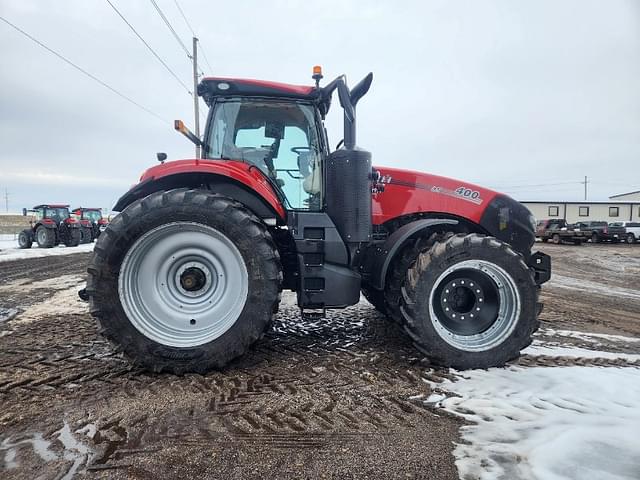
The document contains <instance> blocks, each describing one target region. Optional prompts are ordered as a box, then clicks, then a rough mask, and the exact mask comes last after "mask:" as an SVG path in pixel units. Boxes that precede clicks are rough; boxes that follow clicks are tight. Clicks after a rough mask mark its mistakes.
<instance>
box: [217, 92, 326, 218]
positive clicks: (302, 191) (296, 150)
mask: <svg viewBox="0 0 640 480" xmlns="http://www.w3.org/2000/svg"><path fill="white" fill-rule="evenodd" d="M208 128H209V131H208V132H207V139H208V142H207V145H206V147H205V149H206V152H205V156H206V158H212V159H216V158H218V159H220V158H221V159H223V160H239V161H243V162H248V163H251V164H253V165H255V166H256V167H258V168H259V169H260V170H261V171H262V172H263V173H264V174H265V175H267V176H269V177H270V178H271V179H272V180H273V181H274V183H275V184H276V185H278V186H279V187H280V189H281V191H282V192H283V193H284V195H285V197H286V198H287V200H288V202H289V204H290V206H291V207H292V208H295V209H319V208H320V204H321V194H322V168H321V161H322V158H321V154H320V152H321V148H320V143H319V138H318V130H317V123H316V116H315V110H314V107H313V106H311V105H308V104H304V103H298V102H293V101H289V102H285V101H271V100H262V99H249V98H238V99H231V100H224V101H218V102H217V103H216V104H215V106H214V112H213V114H212V117H211V119H210V121H209V127H208Z"/></svg>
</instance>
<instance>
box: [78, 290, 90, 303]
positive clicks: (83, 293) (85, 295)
mask: <svg viewBox="0 0 640 480" xmlns="http://www.w3.org/2000/svg"><path fill="white" fill-rule="evenodd" d="M78 296H79V297H80V300H82V301H83V302H88V301H89V294H88V293H87V289H86V288H83V289H82V290H80V291H79V292H78Z"/></svg>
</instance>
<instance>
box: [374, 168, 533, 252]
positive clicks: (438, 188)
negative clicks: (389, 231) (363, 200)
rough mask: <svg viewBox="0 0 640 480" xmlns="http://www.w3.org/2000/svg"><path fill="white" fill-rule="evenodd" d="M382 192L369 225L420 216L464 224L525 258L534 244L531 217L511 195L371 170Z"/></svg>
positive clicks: (410, 173)
mask: <svg viewBox="0 0 640 480" xmlns="http://www.w3.org/2000/svg"><path fill="white" fill-rule="evenodd" d="M375 168H376V170H377V171H378V172H379V177H378V178H379V179H378V185H379V186H382V187H383V188H382V189H378V190H383V191H378V192H377V193H375V194H374V195H373V223H374V224H377V225H379V224H383V223H385V222H387V221H389V220H392V219H394V218H397V217H401V216H404V215H410V214H420V213H423V214H424V213H426V214H429V215H432V214H433V215H439V216H445V217H454V218H460V219H466V220H469V221H471V222H473V223H475V224H476V225H479V226H481V227H482V228H483V229H484V230H485V231H486V232H487V234H489V235H492V236H494V237H496V238H499V239H500V240H502V241H505V242H507V243H509V244H511V245H512V246H513V247H514V248H515V249H516V250H517V251H519V252H520V253H522V254H523V255H524V256H525V257H528V256H529V255H530V250H531V246H532V245H533V242H534V241H535V219H534V217H533V215H532V214H531V212H530V211H529V210H528V209H527V208H526V207H525V206H523V205H522V204H521V203H519V202H517V201H516V200H514V199H512V198H511V197H509V196H507V195H504V194H501V193H498V192H495V191H493V190H490V189H488V188H484V187H480V186H478V185H474V184H472V183H469V182H464V181H461V180H455V179H453V178H447V177H441V176H438V175H431V174H428V173H421V172H414V171H410V170H401V169H397V168H388V167H375Z"/></svg>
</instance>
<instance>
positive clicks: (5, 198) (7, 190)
mask: <svg viewBox="0 0 640 480" xmlns="http://www.w3.org/2000/svg"><path fill="white" fill-rule="evenodd" d="M4 208H5V209H6V210H7V213H9V189H7V188H5V189H4Z"/></svg>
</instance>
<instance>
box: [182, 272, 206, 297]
mask: <svg viewBox="0 0 640 480" xmlns="http://www.w3.org/2000/svg"><path fill="white" fill-rule="evenodd" d="M206 283H207V276H206V275H205V273H204V272H203V271H202V270H200V269H199V268H197V267H189V268H187V269H186V270H185V271H184V272H182V274H181V275H180V285H181V286H182V288H184V289H185V290H186V291H187V292H197V291H198V290H202V288H203V287H204V286H205V284H206Z"/></svg>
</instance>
